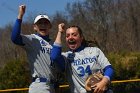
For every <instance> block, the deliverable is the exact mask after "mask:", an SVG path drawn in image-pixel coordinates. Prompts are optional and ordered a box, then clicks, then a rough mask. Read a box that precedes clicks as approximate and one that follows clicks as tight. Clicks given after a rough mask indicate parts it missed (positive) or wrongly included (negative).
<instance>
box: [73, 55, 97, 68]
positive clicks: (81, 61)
mask: <svg viewBox="0 0 140 93" xmlns="http://www.w3.org/2000/svg"><path fill="white" fill-rule="evenodd" d="M93 62H97V58H96V56H94V57H92V58H91V57H89V58H84V59H77V60H74V62H73V65H74V66H77V65H83V64H88V63H93Z"/></svg>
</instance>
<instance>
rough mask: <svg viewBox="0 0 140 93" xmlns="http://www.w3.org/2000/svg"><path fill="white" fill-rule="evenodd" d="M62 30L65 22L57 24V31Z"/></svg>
mask: <svg viewBox="0 0 140 93" xmlns="http://www.w3.org/2000/svg"><path fill="white" fill-rule="evenodd" d="M64 30H65V24H64V23H61V24H59V25H58V31H59V32H64Z"/></svg>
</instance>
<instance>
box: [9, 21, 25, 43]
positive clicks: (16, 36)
mask: <svg viewBox="0 0 140 93" xmlns="http://www.w3.org/2000/svg"><path fill="white" fill-rule="evenodd" d="M21 23H22V20H21V19H17V20H16V22H15V25H14V27H13V30H12V34H11V40H12V42H13V43H15V44H18V45H23V42H22V37H21V35H20V33H21Z"/></svg>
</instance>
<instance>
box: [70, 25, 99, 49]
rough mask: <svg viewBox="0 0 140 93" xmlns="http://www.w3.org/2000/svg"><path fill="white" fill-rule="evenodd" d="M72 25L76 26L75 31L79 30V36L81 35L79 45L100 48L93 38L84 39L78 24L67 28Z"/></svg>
mask: <svg viewBox="0 0 140 93" xmlns="http://www.w3.org/2000/svg"><path fill="white" fill-rule="evenodd" d="M72 27H74V28H77V31H78V32H79V34H80V37H83V41H82V43H81V45H83V46H85V47H99V48H100V46H99V44H98V42H97V40H96V39H95V38H94V39H93V40H86V39H85V37H84V35H83V31H82V29H81V28H80V27H79V26H77V25H72V26H69V27H68V28H72Z"/></svg>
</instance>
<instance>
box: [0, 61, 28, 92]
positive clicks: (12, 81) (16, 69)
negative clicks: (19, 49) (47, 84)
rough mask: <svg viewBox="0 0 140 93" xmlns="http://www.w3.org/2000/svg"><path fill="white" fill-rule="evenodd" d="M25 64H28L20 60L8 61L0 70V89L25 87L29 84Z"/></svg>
mask: <svg viewBox="0 0 140 93" xmlns="http://www.w3.org/2000/svg"><path fill="white" fill-rule="evenodd" d="M27 66H28V64H27V63H26V62H24V61H21V60H16V61H14V60H13V61H10V62H8V63H7V64H6V65H5V66H4V68H2V69H1V70H0V89H13V88H25V87H26V88H27V87H28V86H29V84H30V78H29V76H30V75H29V70H28V69H27ZM14 93H24V92H21V91H20V92H14Z"/></svg>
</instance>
